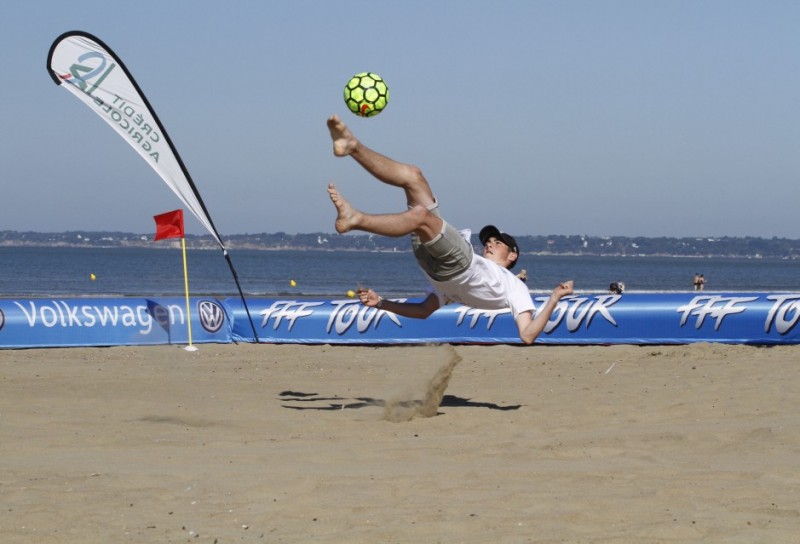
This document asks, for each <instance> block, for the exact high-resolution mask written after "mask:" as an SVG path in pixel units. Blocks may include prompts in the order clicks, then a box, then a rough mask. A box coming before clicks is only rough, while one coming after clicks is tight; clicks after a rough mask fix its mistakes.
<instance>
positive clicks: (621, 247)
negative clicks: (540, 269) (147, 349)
mask: <svg viewBox="0 0 800 544" xmlns="http://www.w3.org/2000/svg"><path fill="white" fill-rule="evenodd" d="M223 238H225V243H226V245H227V247H228V249H235V248H239V249H263V250H275V249H285V250H323V251H324V250H329V251H409V244H408V240H407V239H406V238H387V237H384V236H376V235H371V234H346V235H341V234H336V233H323V232H314V233H304V234H287V233H285V232H276V233H259V234H234V235H231V236H227V237H223ZM472 238H473V245H475V247H478V246H479V242H478V240H477V235H476V234H473V236H472ZM516 238H517V242H518V243H519V245H520V248H521V250H522V252H523V253H532V254H552V255H593V256H603V255H609V256H612V255H614V256H659V255H677V256H686V257H710V256H718V257H755V258H759V257H762V258H781V259H798V258H800V240H795V239H788V238H778V237H773V238H759V237H751V236H745V237H733V236H722V237H682V238H676V237H666V236H662V237H645V236H636V237H628V236H588V235H563V234H552V235H546V236H545V235H535V236H533V235H522V236H517V237H516ZM175 243H177V241H176V240H172V241H161V242H153V236H152V234H135V233H125V232H111V231H108V232H106V231H99V232H93V231H69V232H60V233H52V232H50V233H45V232H18V231H10V230H6V231H0V246H6V247H8V246H28V247H171V244H175ZM186 247H187V248H190V249H216V248H218V247H219V246H218V245H217V243H216V241H215V240H214V239H213V238H212V237H211V236H210V235H193V234H187V235H186Z"/></svg>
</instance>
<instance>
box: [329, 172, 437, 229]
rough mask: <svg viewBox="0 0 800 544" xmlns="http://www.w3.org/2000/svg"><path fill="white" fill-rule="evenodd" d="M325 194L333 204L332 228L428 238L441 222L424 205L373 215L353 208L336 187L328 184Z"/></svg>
mask: <svg viewBox="0 0 800 544" xmlns="http://www.w3.org/2000/svg"><path fill="white" fill-rule="evenodd" d="M328 195H329V196H330V198H331V202H333V205H334V206H336V223H335V227H336V232H339V233H345V232H349V231H351V230H362V231H364V232H370V233H372V234H380V235H381V236H391V237H398V236H405V235H406V234H411V233H415V234H417V235H418V236H419V238H420V239H421V240H422V241H423V242H427V241H430V240H432V239H433V238H434V237H435V236H437V235H438V234H439V233H440V232H441V231H442V227H443V225H444V223H443V221H442V219H441V218H440V217H438V216H437V215H434V214H433V213H431V212H430V211H428V210H427V209H426V208H425V207H424V206H419V205H417V206H413V207H411V208H409V209H408V210H407V211H405V212H402V213H392V214H381V215H373V214H369V213H364V212H362V211H359V210H357V209H356V208H354V207H353V206H352V205H351V204H350V203H349V202H348V201H347V200H346V199H345V198H344V197H343V196H342V195H341V194H339V191H338V190H337V189H336V187H335V186H334V185H333V183H331V184H329V185H328Z"/></svg>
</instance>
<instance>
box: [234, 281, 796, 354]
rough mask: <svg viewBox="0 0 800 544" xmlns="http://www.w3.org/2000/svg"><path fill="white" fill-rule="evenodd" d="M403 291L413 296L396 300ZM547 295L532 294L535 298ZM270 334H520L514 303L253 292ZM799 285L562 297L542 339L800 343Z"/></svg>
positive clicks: (508, 337)
mask: <svg viewBox="0 0 800 544" xmlns="http://www.w3.org/2000/svg"><path fill="white" fill-rule="evenodd" d="M393 300H400V301H402V300H405V299H393ZM546 300H547V297H546V296H541V297H534V301H535V303H536V306H537V307H540V306H541V305H542V304H543V303H544V302H545V301H546ZM223 304H224V306H225V307H226V308H227V309H228V311H229V313H230V315H231V316H232V319H233V330H232V334H233V338H234V340H236V341H239V340H242V341H248V340H252V333H251V331H250V327H249V322H248V321H247V320H246V316H245V314H244V310H243V308H242V305H241V301H240V300H238V299H233V298H229V299H225V300H224V301H223ZM248 305H249V307H250V311H251V314H252V315H253V319H254V321H255V324H256V328H257V329H258V336H259V338H260V340H261V341H262V342H269V343H317V344H318V343H329V344H358V343H363V344H402V343H425V342H452V343H481V344H484V343H485V344H493V343H519V342H520V340H519V336H518V333H517V328H516V324H515V323H514V321H513V319H512V318H511V314H510V313H509V311H508V310H502V311H486V310H476V309H474V308H469V307H466V306H460V305H450V306H447V307H445V308H442V309H440V310H438V311H437V312H436V313H434V314H433V315H432V316H430V317H429V318H428V319H425V320H419V319H411V318H406V317H400V316H397V315H395V314H392V313H390V312H386V311H383V310H377V309H375V308H367V307H365V306H362V305H361V304H360V303H359V302H358V301H357V300H353V299H346V300H330V301H322V300H295V299H256V300H252V301H251V300H248ZM798 320H800V294H798V293H784V294H779V293H730V294H726V293H707V294H696V293H671V294H624V295H617V294H600V295H576V296H571V297H567V298H564V299H563V300H562V301H561V302H560V303H559V304H558V307H557V308H556V310H555V311H554V312H553V315H552V316H551V318H550V320H549V322H548V323H547V326H546V328H545V330H544V332H543V333H542V334H541V335H540V336H539V338H538V339H537V340H536V342H537V343H540V344H587V345H588V344H687V343H693V342H723V343H734V344H758V345H769V344H796V343H800V331H799V330H798V327H797V323H798Z"/></svg>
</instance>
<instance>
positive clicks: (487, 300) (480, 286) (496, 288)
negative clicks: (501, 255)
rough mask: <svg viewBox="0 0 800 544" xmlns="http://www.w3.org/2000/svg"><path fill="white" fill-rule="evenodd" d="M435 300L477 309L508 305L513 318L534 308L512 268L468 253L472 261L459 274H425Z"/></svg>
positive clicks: (497, 307) (528, 293) (526, 291)
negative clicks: (438, 277)
mask: <svg viewBox="0 0 800 544" xmlns="http://www.w3.org/2000/svg"><path fill="white" fill-rule="evenodd" d="M428 281H430V282H431V285H432V286H433V289H434V292H435V293H436V295H437V296H438V297H439V304H440V305H442V306H444V305H446V304H450V303H453V302H458V303H460V304H464V305H466V306H470V307H472V308H477V309H479V310H503V309H505V308H510V309H511V315H513V316H514V319H516V318H517V316H518V315H519V314H521V313H522V312H526V311H532V310H534V305H533V299H532V298H531V294H530V292H529V291H528V287H527V286H526V285H525V283H523V282H522V280H520V279H519V278H518V277H517V276H515V275H514V273H513V272H511V271H510V270H507V269H505V268H503V267H502V266H500V265H499V264H497V263H495V262H493V261H490V260H489V259H486V258H485V257H481V256H480V255H473V256H472V264H471V265H470V267H469V268H468V269H467V270H465V271H464V272H463V273H462V274H459V275H458V276H456V277H455V278H452V279H450V280H447V281H436V280H434V279H433V278H430V277H429V278H428Z"/></svg>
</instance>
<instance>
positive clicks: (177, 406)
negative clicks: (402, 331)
mask: <svg viewBox="0 0 800 544" xmlns="http://www.w3.org/2000/svg"><path fill="white" fill-rule="evenodd" d="M799 355H800V347H797V346H785V347H772V348H759V347H749V346H729V345H719V344H698V345H688V346H646V347H636V346H605V347H603V346H592V347H546V346H533V347H518V346H503V345H501V346H456V347H454V348H453V347H450V346H401V347H368V346H355V347H352V346H324V345H323V346H303V345H200V346H199V351H197V352H194V353H191V352H187V351H185V350H183V349H181V348H180V347H177V346H155V347H120V348H72V349H46V350H38V349H37V350H5V351H0V535H1V536H0V541H2V542H3V543H5V544H8V543H58V542H80V543H112V542H113V543H128V542H130V543H133V542H135V543H143V542H147V543H151V542H212V543H213V542H216V543H218V544H224V543H228V542H270V543H274V542H282V543H298V542H334V543H339V542H341V543H362V542H363V543H378V542H380V543H405V542H409V543H410V542H414V543H418V542H419V543H427V542H442V543H457V542H467V543H489V542H491V543H526V542H535V543H555V542H581V543H584V542H585V543H604V544H606V543H637V544H642V543H662V542H663V543H684V542H685V543H696V542H703V543H717V542H718V543H723V542H724V543H731V542H742V543H745V542H746V543H754V542H763V543H771V544H774V543H784V542H785V543H789V542H798V541H800V536H799V535H800V425H799V424H798V423H800V360H799V359H800V357H798V356H799ZM433 381H436V384H433V385H432V382H433ZM448 381H449V383H448ZM437 385H438V387H437ZM445 385H446V390H442V388H443V387H444V386H445ZM442 394H443V396H442V397H441V405H440V406H439V407H438V409H436V407H435V404H437V402H438V400H439V397H440V396H441V395H442ZM432 406H433V408H431V407H432ZM431 414H433V416H432V417H424V416H425V415H428V416H430V415H431Z"/></svg>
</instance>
